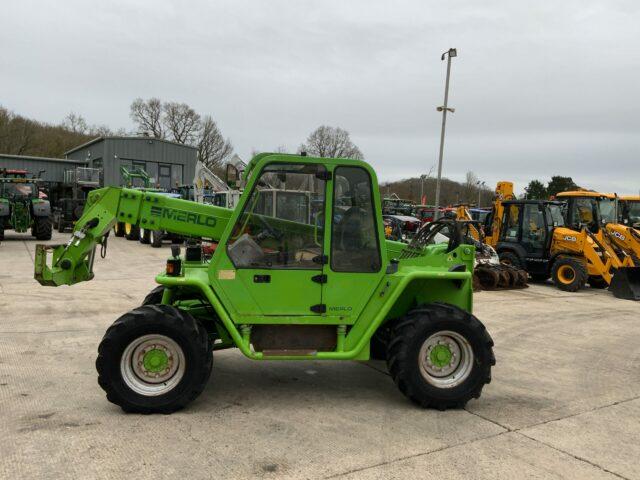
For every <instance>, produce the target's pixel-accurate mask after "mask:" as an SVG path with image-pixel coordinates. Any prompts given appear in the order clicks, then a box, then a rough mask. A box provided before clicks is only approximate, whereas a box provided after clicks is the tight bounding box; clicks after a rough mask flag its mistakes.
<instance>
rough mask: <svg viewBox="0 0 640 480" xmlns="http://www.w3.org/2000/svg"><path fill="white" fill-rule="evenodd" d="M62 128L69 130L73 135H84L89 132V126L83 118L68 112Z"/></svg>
mask: <svg viewBox="0 0 640 480" xmlns="http://www.w3.org/2000/svg"><path fill="white" fill-rule="evenodd" d="M62 126H63V127H64V128H66V129H67V130H71V131H72V132H73V133H82V134H85V133H87V132H88V131H89V125H87V121H86V120H85V119H84V117H82V115H78V114H76V113H74V112H69V115H67V116H66V117H64V120H63V121H62Z"/></svg>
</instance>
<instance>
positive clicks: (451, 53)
mask: <svg viewBox="0 0 640 480" xmlns="http://www.w3.org/2000/svg"><path fill="white" fill-rule="evenodd" d="M447 55H449V57H451V58H453V57H457V56H458V50H456V49H455V48H450V49H449V50H447V51H446V52H444V53H443V54H442V56H441V57H440V60H444V58H445V57H446V56H447Z"/></svg>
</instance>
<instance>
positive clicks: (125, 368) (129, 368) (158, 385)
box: [120, 334, 186, 397]
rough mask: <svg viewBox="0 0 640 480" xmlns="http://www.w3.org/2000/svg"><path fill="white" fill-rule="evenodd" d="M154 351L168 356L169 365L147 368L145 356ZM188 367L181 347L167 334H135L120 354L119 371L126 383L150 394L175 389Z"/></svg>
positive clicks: (142, 393)
mask: <svg viewBox="0 0 640 480" xmlns="http://www.w3.org/2000/svg"><path fill="white" fill-rule="evenodd" d="M151 351H157V352H161V356H162V355H164V356H166V358H167V365H166V368H164V369H163V370H161V371H157V370H155V369H148V368H146V366H145V362H144V358H145V356H146V355H147V354H149V352H151ZM185 371H186V361H185V357H184V352H183V351H182V348H180V346H179V345H178V344H177V343H176V342H175V341H174V340H173V339H171V338H169V337H167V336H164V335H158V334H151V335H144V336H142V337H138V338H136V339H135V340H133V341H132V342H131V343H130V344H129V345H127V348H125V350H124V352H123V353H122V357H121V358H120V374H121V375H122V379H123V380H124V382H125V383H126V385H127V386H128V387H129V388H130V389H131V390H133V391H134V392H136V393H138V394H140V395H144V396H147V397H155V396H158V395H164V394H165V393H167V392H169V391H171V390H173V389H174V388H175V387H176V386H177V385H178V383H180V380H182V378H183V377H184V373H185Z"/></svg>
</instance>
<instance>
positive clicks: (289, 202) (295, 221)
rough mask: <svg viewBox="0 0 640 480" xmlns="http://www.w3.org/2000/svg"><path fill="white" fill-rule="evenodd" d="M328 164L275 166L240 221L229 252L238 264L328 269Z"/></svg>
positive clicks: (266, 171)
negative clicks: (325, 246)
mask: <svg viewBox="0 0 640 480" xmlns="http://www.w3.org/2000/svg"><path fill="white" fill-rule="evenodd" d="M322 172H324V166H322V165H298V164H271V165H268V166H267V167H265V168H264V170H263V171H262V173H261V174H260V177H259V178H258V180H257V182H256V184H255V186H254V189H253V191H252V192H251V195H250V197H249V198H248V200H247V203H246V204H245V206H244V208H243V211H242V214H241V215H240V216H239V218H238V221H237V222H236V224H235V225H234V228H233V232H232V234H231V238H230V240H229V243H228V246H227V253H228V255H229V258H230V259H231V261H232V262H233V264H234V266H235V267H236V268H277V269H284V268H298V269H310V270H316V269H321V268H322V262H320V261H318V260H319V258H320V256H321V255H322V253H323V252H322V244H323V238H324V233H323V232H324V216H323V215H322V214H321V212H322V209H321V208H319V209H318V210H317V211H313V210H312V208H311V206H312V204H313V203H314V202H315V203H316V204H321V205H324V199H325V186H326V182H325V180H323V178H324V176H323V175H320V173H322Z"/></svg>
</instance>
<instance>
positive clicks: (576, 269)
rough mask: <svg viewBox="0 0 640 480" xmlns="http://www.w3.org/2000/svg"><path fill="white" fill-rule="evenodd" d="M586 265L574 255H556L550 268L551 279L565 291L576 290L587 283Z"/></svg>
mask: <svg viewBox="0 0 640 480" xmlns="http://www.w3.org/2000/svg"><path fill="white" fill-rule="evenodd" d="M588 276H589V275H588V274H587V267H585V265H584V263H582V262H581V261H580V260H579V259H577V258H574V257H566V256H563V257H558V258H557V259H556V261H555V262H553V267H552V268H551V279H552V280H553V283H554V285H555V286H556V287H558V288H559V289H560V290H563V291H565V292H577V291H578V290H580V289H581V288H583V287H584V286H585V285H586V283H587V278H588Z"/></svg>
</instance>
